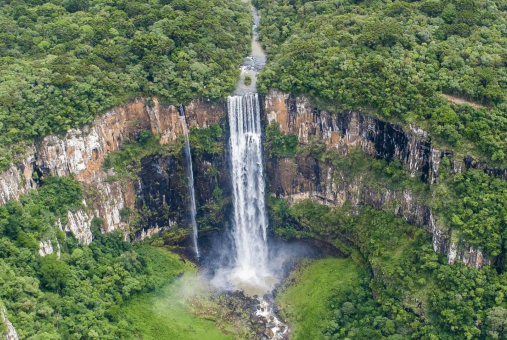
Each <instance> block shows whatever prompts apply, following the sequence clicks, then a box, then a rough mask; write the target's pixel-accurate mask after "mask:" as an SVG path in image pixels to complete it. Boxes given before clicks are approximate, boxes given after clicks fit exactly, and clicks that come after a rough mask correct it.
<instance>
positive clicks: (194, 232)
mask: <svg viewBox="0 0 507 340" xmlns="http://www.w3.org/2000/svg"><path fill="white" fill-rule="evenodd" d="M180 123H181V126H182V128H183V135H184V136H185V147H184V148H183V152H184V153H185V160H186V162H187V185H188V192H189V194H190V221H191V223H192V241H193V243H194V249H195V255H196V256H197V258H199V246H198V244H197V236H198V234H197V222H196V220H195V216H196V214H197V208H196V205H195V189H194V170H193V168H192V154H191V153H190V141H189V139H188V128H187V121H186V119H185V109H184V107H183V105H181V106H180Z"/></svg>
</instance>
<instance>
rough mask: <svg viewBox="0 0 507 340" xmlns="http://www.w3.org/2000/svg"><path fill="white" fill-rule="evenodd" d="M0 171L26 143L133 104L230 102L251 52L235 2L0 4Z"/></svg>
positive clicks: (246, 23) (247, 18)
mask: <svg viewBox="0 0 507 340" xmlns="http://www.w3.org/2000/svg"><path fill="white" fill-rule="evenodd" d="M0 32H1V33H0V37H1V39H0V66H1V68H0V79H1V81H0V145H1V147H0V169H5V168H6V167H7V166H8V165H9V164H10V163H11V161H12V153H14V154H16V153H18V152H21V151H22V145H23V142H31V141H32V140H33V139H36V138H41V137H43V136H45V135H47V134H52V133H63V132H65V131H67V130H68V129H70V128H71V127H78V126H81V125H83V124H89V123H90V122H91V121H93V119H94V118H95V117H96V116H97V115H98V114H101V113H104V111H105V110H107V109H109V108H111V107H113V106H115V105H121V104H123V103H124V102H125V101H126V100H127V99H129V98H131V97H133V96H138V95H150V96H151V95H158V96H159V98H160V100H162V101H163V102H169V103H173V104H179V103H187V102H189V101H190V100H191V99H192V98H195V97H206V98H211V99H217V98H222V97H223V96H225V95H228V94H229V93H230V92H231V91H232V90H233V89H234V86H235V85H236V80H237V77H238V75H239V69H238V65H239V64H240V63H241V61H242V57H243V55H245V54H246V53H247V51H248V48H249V43H250V37H251V34H250V33H251V14H250V11H249V8H248V6H247V5H246V4H244V3H242V2H241V1H240V0H233V1H225V0H211V1H210V0H189V1H181V0H156V1H138V0H135V1H124V0H112V1H107V0H99V1H88V0H53V1H39V0H20V1H0Z"/></svg>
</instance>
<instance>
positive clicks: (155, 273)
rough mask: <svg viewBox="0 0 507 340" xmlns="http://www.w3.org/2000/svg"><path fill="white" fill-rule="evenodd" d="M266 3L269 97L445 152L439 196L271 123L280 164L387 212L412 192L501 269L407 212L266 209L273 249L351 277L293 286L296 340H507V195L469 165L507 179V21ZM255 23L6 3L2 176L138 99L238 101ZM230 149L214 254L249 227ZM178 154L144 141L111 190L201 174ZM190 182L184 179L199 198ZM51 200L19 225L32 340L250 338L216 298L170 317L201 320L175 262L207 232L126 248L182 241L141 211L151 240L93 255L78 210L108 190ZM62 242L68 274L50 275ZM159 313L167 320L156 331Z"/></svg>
mask: <svg viewBox="0 0 507 340" xmlns="http://www.w3.org/2000/svg"><path fill="white" fill-rule="evenodd" d="M253 3H254V4H255V5H256V6H257V7H258V8H259V9H260V13H261V17H262V19H261V25H260V28H259V33H260V38H261V40H262V44H263V46H264V48H265V50H266V52H267V54H268V60H269V62H268V63H267V65H266V67H265V68H264V69H263V71H262V73H261V75H260V78H259V82H258V83H257V85H258V87H259V91H260V92H261V93H267V92H268V91H269V90H270V89H273V88H274V89H279V90H281V91H284V92H286V93H291V94H296V95H298V94H307V95H309V96H310V97H311V100H312V104H314V105H315V106H316V107H319V108H321V109H329V111H330V112H339V111H344V110H360V111H361V112H362V113H364V114H368V115H373V116H375V117H378V118H381V119H382V120H384V121H388V122H394V123H397V124H400V125H401V126H402V127H404V128H409V126H410V127H414V126H417V127H421V128H423V129H425V130H426V131H428V132H429V135H430V137H431V139H429V140H430V141H431V143H434V144H437V145H438V146H442V147H443V148H442V150H444V149H445V150H446V151H445V152H442V154H441V157H440V158H439V162H440V163H439V169H438V178H436V183H428V182H426V181H425V180H424V179H423V178H421V177H420V176H411V174H409V173H408V171H407V169H406V167H405V166H404V165H403V163H402V161H400V159H393V160H390V161H389V162H388V161H386V160H385V159H381V158H378V159H377V158H372V157H369V156H368V155H367V154H366V153H365V152H364V151H363V150H361V148H360V147H358V145H357V144H356V146H355V147H350V148H348V149H347V150H346V151H344V152H342V153H339V152H337V151H336V150H331V149H330V148H329V147H328V145H326V143H325V142H324V141H323V140H322V139H320V138H310V140H309V141H308V143H306V144H303V143H300V141H299V140H298V136H297V135H295V134H284V133H282V132H281V131H280V126H279V125H278V124H277V123H275V122H271V123H270V122H264V123H266V125H265V134H264V135H263V138H264V156H265V158H266V159H268V161H273V163H274V162H276V161H278V160H283V159H290V160H291V161H294V162H293V163H291V164H293V165H294V166H295V167H297V166H299V165H300V164H298V162H301V163H304V162H307V163H308V164H311V165H312V167H314V168H318V167H319V166H320V167H324V166H327V167H328V168H329V169H331V170H330V172H329V174H328V175H329V177H330V178H331V177H332V179H333V180H334V183H340V184H344V183H345V184H354V185H356V186H357V187H360V188H361V190H364V191H368V192H369V193H370V194H371V195H372V196H374V195H377V196H381V195H382V194H383V193H385V192H389V193H391V194H392V195H393V196H395V195H397V194H400V193H401V194H405V193H408V195H410V198H411V200H413V201H414V202H415V201H417V202H419V203H421V204H423V205H424V206H425V207H426V208H428V211H430V212H431V214H433V215H432V216H435V217H436V218H438V221H439V222H440V223H442V224H443V226H444V227H443V228H444V229H445V232H448V234H446V235H444V237H446V238H447V240H446V241H448V243H452V242H455V243H454V244H457V245H458V246H460V247H466V248H468V249H472V248H473V249H475V250H477V249H479V250H480V251H481V252H482V254H484V257H485V258H486V259H487V260H488V261H489V262H488V265H485V266H483V267H482V268H479V267H480V266H479V265H478V266H477V268H474V267H469V266H466V265H464V264H463V263H461V262H460V261H456V263H453V262H454V261H451V263H450V261H449V259H448V258H447V254H440V253H439V252H437V251H436V250H435V245H434V243H433V242H434V240H432V238H431V235H430V233H428V232H427V231H428V230H427V229H426V230H425V228H428V226H427V225H415V224H410V223H409V222H407V219H406V218H404V216H403V215H402V214H400V213H399V209H398V208H399V206H400V205H401V203H400V202H397V201H396V200H394V201H393V202H392V204H390V205H386V206H380V204H379V206H375V207H373V206H368V205H367V204H362V203H359V204H357V205H354V204H353V203H352V202H351V201H347V200H344V203H343V205H342V206H339V207H338V206H330V205H324V204H317V203H316V201H312V200H310V199H307V200H300V201H297V200H290V199H289V200H287V199H286V198H285V197H283V198H282V197H276V194H273V195H272V196H270V195H269V194H270V192H269V190H267V192H266V201H267V210H268V212H267V213H268V215H269V216H268V217H269V230H268V232H269V236H270V237H273V238H277V241H279V242H283V241H285V240H289V241H294V240H304V241H305V242H306V241H307V242H308V243H311V242H313V241H315V242H322V244H326V247H329V249H332V250H333V251H334V253H333V254H339V255H340V256H339V257H341V258H331V257H330V258H324V259H320V260H318V261H315V263H316V265H315V267H310V266H309V267H308V268H305V267H304V266H302V267H296V270H295V271H294V273H293V275H294V276H290V277H289V279H288V282H289V284H288V286H291V285H292V286H293V287H294V289H293V290H292V291H291V290H290V288H287V287H284V288H283V289H287V291H286V292H282V290H280V292H281V293H280V299H281V300H280V302H281V304H282V305H283V306H284V308H285V309H284V310H282V311H281V313H282V314H283V313H285V314H284V317H286V318H287V319H288V320H289V322H292V323H293V326H294V329H297V330H298V332H297V333H295V337H294V339H295V340H308V339H318V340H339V339H340V340H363V339H372V340H376V339H379V340H409V339H424V340H437V339H438V340H440V339H441V340H453V339H470V340H471V339H480V340H507V297H506V296H507V205H506V204H507V203H506V202H507V181H506V180H504V179H501V178H497V177H495V176H492V175H489V174H487V173H485V172H484V171H483V170H481V169H472V168H470V169H460V170H459V171H456V170H455V168H454V167H453V164H452V162H454V161H455V160H457V159H458V158H459V157H461V156H463V155H473V156H474V157H476V158H477V159H479V160H483V161H485V162H486V163H487V164H488V165H489V166H492V167H505V166H506V165H507V96H506V93H507V64H506V63H507V2H505V1H501V0H421V1H391V0H383V1H381V0H364V1H361V0H322V1H306V0H304V1H303V0H253ZM251 19H252V17H251V14H250V11H249V4H248V3H245V2H242V1H241V0H50V1H42V0H0V37H1V39H0V66H1V68H0V170H5V169H6V168H7V167H8V166H9V165H10V164H12V163H13V162H15V160H16V156H18V155H20V154H22V153H23V152H24V151H25V148H26V146H27V145H30V144H31V143H34V141H35V142H37V141H39V140H40V139H41V138H42V137H44V136H46V135H48V134H63V133H65V131H67V130H68V129H70V128H74V127H79V126H83V125H85V124H89V123H91V122H92V121H93V120H94V119H95V118H96V117H97V115H99V114H102V113H104V112H105V111H106V110H107V109H109V108H111V107H113V106H116V105H121V104H123V103H125V102H126V101H127V100H128V99H131V98H133V97H136V96H158V98H159V100H160V102H161V103H163V104H186V103H188V102H189V101H191V100H192V99H193V98H205V99H209V100H220V99H222V98H224V97H225V96H227V95H229V94H230V93H231V92H232V91H233V89H234V87H235V85H236V84H237V78H238V76H239V64H240V63H241V61H242V60H243V57H244V56H245V55H246V54H247V53H248V45H249V43H250V39H251V34H252V28H251ZM224 115H225V113H224ZM228 128H229V127H228V126H227V123H226V122H225V119H224V120H223V121H221V122H220V124H210V125H209V126H207V127H206V128H193V129H191V130H190V132H189V135H188V137H189V141H190V144H191V149H192V156H193V161H198V162H202V163H209V164H207V167H206V169H207V170H206V173H205V178H206V181H207V182H211V183H217V184H216V185H215V184H214V189H213V187H212V188H211V189H212V190H211V191H212V193H211V194H210V196H211V197H209V198H208V199H207V200H206V202H205V204H204V205H202V206H200V207H198V209H199V215H198V216H197V217H198V223H199V232H200V233H201V232H202V234H204V237H207V236H209V234H211V233H213V232H216V231H223V229H225V228H228V226H229V224H230V222H229V221H226V220H227V219H228V218H229V217H230V216H226V212H227V209H230V205H231V204H232V203H231V202H230V198H229V197H224V191H223V189H224V188H221V187H219V185H218V175H219V170H218V169H216V168H215V167H214V166H213V165H212V164H211V162H209V161H208V160H209V159H212V158H213V157H216V158H217V159H218V158H219V156H221V155H223V154H227V152H228V151H227V150H226V148H227V147H228V145H227V142H226V136H227V134H228V133H229V131H228ZM131 137H133V136H131ZM159 137H160V136H159V135H156V134H154V133H153V132H152V131H150V130H142V131H140V132H139V134H138V136H137V137H136V138H132V139H128V138H126V139H125V142H124V144H123V145H122V146H121V147H120V148H119V149H118V150H117V151H115V152H112V153H109V154H107V155H105V158H104V162H103V163H102V164H101V167H100V168H98V169H97V170H96V171H104V172H107V174H108V177H107V179H106V181H118V182H122V183H126V182H129V183H130V182H138V181H139V183H141V181H140V172H141V170H142V166H143V164H142V163H143V160H146V159H147V158H149V157H152V158H158V157H160V158H161V157H168V158H171V157H172V159H171V161H173V162H174V163H177V162H178V161H179V159H178V158H179V157H181V156H182V155H181V152H182V146H183V145H184V140H183V136H179V137H178V138H179V139H178V138H177V139H176V140H175V141H174V142H172V143H169V144H167V145H160V143H159V142H160V138H159ZM447 156H449V158H448V157H447ZM421 157H422V156H421ZM220 161H222V160H221V159H220ZM224 162H226V161H225V160H224ZM160 164H161V163H157V164H155V167H154V168H156V170H157V171H159V170H160ZM258 165H259V164H258ZM182 166H183V162H181V164H179V163H178V165H177V166H175V167H174V169H177V170H175V171H173V172H175V173H176V174H174V175H175V176H179V177H180V178H181V183H182V184H184V183H185V181H186V180H187V179H186V177H185V176H186V175H185V171H184V169H183V168H182ZM259 168H260V167H259ZM43 170H47V169H43ZM163 170H167V169H163ZM163 170H160V171H163ZM412 175H413V174H412ZM33 180H34V181H35V182H36V183H37V185H39V187H38V188H37V189H34V190H31V191H29V192H27V193H25V194H23V195H21V196H20V198H19V200H10V201H8V202H7V203H6V204H5V205H2V206H0V310H3V309H2V308H5V311H6V315H7V317H8V319H9V320H10V321H11V322H12V323H13V324H14V325H15V328H16V330H17V333H18V334H19V337H20V339H31V340H50V339H76V340H77V339H87V340H88V339H136V338H142V337H143V335H145V334H148V333H150V334H151V333H153V334H155V335H154V338H157V337H158V336H161V335H160V334H163V335H166V336H167V334H165V333H164V332H165V331H166V330H165V329H166V328H168V329H169V328H171V327H173V326H174V325H177V326H178V327H179V328H178V330H177V331H178V333H177V334H178V336H177V337H178V338H179V337H182V338H185V339H186V338H187V337H188V338H189V339H190V338H191V337H190V335H188V334H191V335H192V336H194V335H195V334H193V333H196V334H213V335H210V338H213V339H214V338H215V336H217V338H221V337H222V336H223V338H227V339H229V338H232V337H235V338H238V339H242V338H245V336H243V335H241V336H240V335H237V334H240V333H241V332H240V331H238V332H236V333H237V334H236V333H234V332H231V331H226V333H227V334H222V332H221V331H222V330H224V329H227V328H226V327H223V325H222V326H218V327H215V326H217V325H216V324H215V320H219V321H218V322H217V324H219V323H221V322H222V319H220V317H218V316H216V315H215V314H217V313H216V309H213V308H210V306H209V305H207V304H206V303H203V302H202V301H199V299H198V298H196V300H194V301H192V303H194V302H195V305H193V308H194V311H193V312H192V313H190V312H189V311H188V310H187V309H185V308H186V307H181V306H179V307H178V308H180V311H179V312H178V313H181V314H178V315H176V316H174V315H172V314H171V312H173V311H174V309H171V308H170V307H172V305H173V303H174V304H175V305H177V303H180V302H181V301H180V300H183V298H182V297H181V296H179V295H178V294H179V293H180V292H179V291H176V288H175V286H171V284H173V283H174V282H175V281H176V279H177V278H178V277H179V276H181V275H182V274H183V272H185V271H186V270H187V269H188V267H189V265H188V263H186V262H185V261H184V260H182V259H181V258H180V257H179V256H178V255H175V254H172V253H170V252H168V251H167V249H164V248H168V245H171V246H174V245H175V244H180V243H181V242H182V240H183V241H184V240H185V239H186V238H188V235H189V229H188V228H187V227H188V226H186V225H184V223H181V225H179V224H178V225H172V224H170V225H169V226H168V227H167V230H165V231H163V232H160V233H159V234H155V235H154V236H153V237H152V238H151V239H148V240H144V241H140V242H133V243H130V242H127V241H126V239H128V238H129V236H131V238H132V239H134V236H135V232H140V231H144V230H143V228H145V225H144V224H143V223H147V222H146V221H147V220H148V218H149V217H151V214H157V213H160V214H162V215H163V216H164V218H165V220H168V216H169V214H170V213H180V212H181V211H177V212H176V211H170V209H172V207H170V206H166V207H165V208H167V211H163V212H160V211H157V212H155V211H152V210H150V208H148V207H146V205H145V204H144V205H143V206H142V207H138V208H139V209H137V210H136V211H131V210H130V208H123V209H122V210H121V211H120V212H119V213H120V215H121V218H122V221H123V222H126V221H128V222H129V225H130V230H127V231H121V232H120V231H115V232H112V233H107V234H102V233H101V232H102V231H103V229H104V228H103V223H104V222H103V221H102V220H101V219H100V218H98V217H94V218H93V219H92V220H91V221H90V222H91V228H92V230H91V231H92V234H93V241H92V242H91V244H90V245H82V244H80V243H79V242H78V241H77V240H76V239H75V238H74V236H73V235H72V233H71V232H68V231H67V232H66V231H65V230H62V229H64V228H61V226H65V225H67V222H68V221H67V216H68V214H67V213H68V211H71V212H75V211H77V210H79V209H85V210H86V209H92V208H90V207H86V206H85V203H83V202H85V201H86V200H87V199H90V198H89V197H87V194H88V193H87V190H86V189H88V188H86V189H85V187H83V185H82V184H81V183H80V182H79V181H77V180H76V179H74V178H71V177H51V176H50V175H48V173H47V171H46V172H44V174H43V175H41V177H40V178H39V172H37V171H36V172H34V178H33ZM267 182H269V181H267ZM179 183H180V182H179ZM319 184H320V183H317V185H319ZM139 185H141V184H139ZM154 185H155V186H156V185H160V183H156V184H154ZM155 189H158V188H155ZM168 190H176V188H175V187H172V188H169V189H168ZM185 190H186V189H185ZM137 194H139V193H136V195H137ZM141 195H142V192H141V194H139V196H141ZM149 195H151V192H149ZM147 196H148V195H147ZM344 196H346V195H344ZM149 199H157V200H158V199H159V198H158V197H149ZM182 199H183V197H182ZM161 200H165V197H164V198H163V199H161ZM358 201H360V199H358ZM139 202H141V203H143V202H144V201H142V199H141V200H140V201H136V203H139ZM164 202H165V201H164ZM95 203H97V204H100V202H95ZM185 204H186V203H185ZM90 206H91V205H90ZM183 213H185V212H183ZM171 223H172V222H171ZM58 226H60V228H59V227H58ZM164 227H165V226H164ZM157 228H158V225H157ZM123 232H125V233H123ZM129 233H130V234H129ZM43 243H46V244H51V246H52V248H53V250H54V251H53V253H52V254H49V255H46V256H40V249H41V244H43ZM317 244H321V243H317ZM180 246H181V244H180ZM207 246H209V245H207ZM182 248H183V247H181V248H178V250H180V251H183V250H182ZM171 249H174V248H171ZM326 249H327V248H326ZM187 250H188V249H187ZM447 251H449V249H447ZM42 255H45V254H42ZM217 261H218V259H217ZM319 261H320V262H319ZM190 267H191V265H190ZM330 268H334V270H335V271H333V269H330ZM280 270H282V269H280ZM298 274H300V275H301V276H300V277H299V278H296V276H297V275H298ZM319 275H322V276H319ZM297 280H306V281H297ZM294 282H298V283H297V284H294ZM182 285H184V283H183V284H182ZM323 285H325V286H326V287H322V286H323ZM324 288H325V289H324ZM283 294H286V295H283ZM319 294H323V295H319ZM157 303H158V307H160V305H161V304H163V306H162V307H163V308H162V307H160V310H161V311H157V313H158V314H157V318H154V317H153V316H154V315H155V314H156V313H155V312H154V309H155V307H154V306H155V305H156V304H157ZM226 304H229V305H233V303H231V302H230V301H228V302H227V303H226ZM196 306H197V307H196ZM203 306H206V308H204V307H203ZM201 307H202V308H201ZM221 307H223V306H221ZM229 307H230V306H229ZM199 308H201V309H203V310H201V311H195V310H196V309H199ZM298 308H299V309H298ZM223 310H225V312H224V315H226V316H229V317H230V315H232V312H231V311H230V310H229V309H227V308H225V309H223ZM210 311H211V312H210ZM199 313H201V314H199ZM241 313H244V311H241V312H240V313H239V314H241ZM176 314H177V313H176ZM182 315H183V316H182ZM200 315H204V317H203V318H200V317H199V316H200ZM168 316H171V318H169V317H168ZM173 316H174V318H172V317H173ZM242 317H243V319H241V320H244V318H245V316H244V315H243V316H242ZM150 319H153V320H154V321H152V322H153V323H154V324H155V325H154V327H153V328H151V326H152V325H151V324H149V322H148V321H149V320H150ZM182 319H185V322H189V323H190V324H191V325H192V326H188V327H187V324H186V323H183V322H182V321H181V320H182ZM139 320H140V321H139ZM178 322H179V324H178ZM203 323H204V325H203ZM224 324H225V323H224ZM182 325H184V327H183V326H182ZM194 326H195V329H193V328H192V327H194ZM241 326H245V324H243V325H241ZM250 326H251V325H250V324H248V325H247V326H245V327H247V328H248V327H250ZM3 327H4V325H3V324H2V322H0V336H1V335H2V334H3V332H5V329H3ZM199 327H202V328H199ZM236 328H238V329H239V330H241V327H236ZM209 329H212V330H213V332H211V331H210V332H208V330H209ZM143 332H144V333H143ZM168 334H169V333H168ZM173 334H176V333H173ZM217 334H218V335H217ZM244 334H247V333H244ZM174 337H176V336H174ZM146 338H147V339H150V338H149V337H148V336H146ZM157 339H158V338H157ZM192 339H194V338H192Z"/></svg>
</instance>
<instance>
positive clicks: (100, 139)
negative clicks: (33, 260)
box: [0, 98, 225, 253]
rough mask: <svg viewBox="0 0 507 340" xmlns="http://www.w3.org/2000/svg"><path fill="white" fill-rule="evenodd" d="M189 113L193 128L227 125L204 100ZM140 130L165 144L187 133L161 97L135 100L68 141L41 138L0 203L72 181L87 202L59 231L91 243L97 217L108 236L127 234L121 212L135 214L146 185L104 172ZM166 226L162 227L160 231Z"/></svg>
mask: <svg viewBox="0 0 507 340" xmlns="http://www.w3.org/2000/svg"><path fill="white" fill-rule="evenodd" d="M185 112H186V117H187V122H188V125H189V127H190V128H192V127H207V126H209V125H211V124H213V123H218V122H222V123H223V119H224V117H225V114H224V113H225V109H224V104H215V103H212V102H209V101H205V100H194V101H192V102H191V103H190V104H189V105H188V106H187V107H186V110H185ZM142 130H151V131H152V132H153V133H154V134H158V135H159V136H160V143H162V144H165V143H169V142H172V141H175V140H176V139H177V138H178V136H179V135H181V134H182V133H183V127H182V125H181V121H180V118H179V111H178V108H176V107H174V106H163V105H161V104H160V103H159V102H158V101H157V98H153V99H145V98H137V99H134V100H132V101H130V102H128V103H127V104H125V105H123V106H120V107H115V108H113V109H111V110H109V111H108V112H106V114H104V115H103V116H100V117H99V118H97V119H96V120H95V121H94V122H93V124H91V125H90V126H85V127H83V128H80V129H71V130H69V131H68V132H67V134H66V135H65V136H57V135H50V136H47V137H45V138H43V139H42V141H40V142H38V143H34V144H33V145H32V146H31V147H30V148H29V150H28V152H27V154H26V156H25V157H23V158H22V159H20V160H19V161H18V162H17V163H16V164H13V165H12V166H11V167H10V168H9V169H8V170H6V171H4V172H2V173H0V204H5V203H6V202H7V201H8V200H9V199H18V198H19V196H20V195H21V194H24V193H27V192H28V191H29V190H30V189H33V188H37V187H38V186H39V185H40V178H43V177H44V176H49V175H51V176H73V177H74V178H76V179H77V180H78V181H80V182H81V183H82V184H83V185H84V187H85V191H86V193H87V199H86V201H84V202H83V205H84V206H85V209H80V210H77V211H74V212H73V211H69V212H68V216H67V218H68V223H67V225H65V226H60V227H61V228H62V229H63V230H65V231H70V232H72V233H73V234H74V235H75V237H76V238H77V239H78V240H79V241H80V242H83V243H85V244H88V243H90V242H91V240H92V234H91V220H92V219H93V217H98V218H101V219H102V220H103V221H104V226H103V228H104V230H103V231H104V232H110V231H113V230H117V229H121V230H128V228H129V223H128V222H125V221H123V220H122V218H121V214H120V212H121V210H122V209H126V208H129V209H131V210H134V209H136V207H137V204H138V202H137V198H138V196H142V195H141V194H142V193H143V190H144V191H146V188H145V187H144V188H143V186H142V185H143V183H142V181H139V182H138V183H133V182H132V181H131V180H128V179H122V180H119V181H109V180H107V178H108V177H109V176H110V175H113V173H111V172H109V173H106V172H104V171H103V170H102V163H103V162H104V159H105V157H106V155H107V154H108V153H109V152H114V151H117V150H119V149H120V147H121V146H122V144H123V143H124V141H126V140H129V139H135V138H136V137H137V135H138V134H139V132H140V131H142ZM145 165H146V164H145ZM146 166H148V165H146ZM168 225H169V222H166V223H162V222H159V226H158V227H159V228H164V227H167V226H168ZM45 245H46V247H43V246H41V249H42V248H44V250H42V251H43V252H44V253H46V252H47V251H51V250H52V249H51V250H50V249H49V247H47V243H45Z"/></svg>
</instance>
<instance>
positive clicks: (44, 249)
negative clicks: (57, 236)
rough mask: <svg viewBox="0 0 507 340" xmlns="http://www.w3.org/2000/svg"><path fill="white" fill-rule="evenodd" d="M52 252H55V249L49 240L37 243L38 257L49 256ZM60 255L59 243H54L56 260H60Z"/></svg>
mask: <svg viewBox="0 0 507 340" xmlns="http://www.w3.org/2000/svg"><path fill="white" fill-rule="evenodd" d="M54 252H55V249H54V247H53V242H51V240H45V241H41V242H40V243H39V255H40V256H42V257H44V256H47V255H51V254H53V253H54ZM60 255H61V249H60V243H58V241H56V258H57V259H60Z"/></svg>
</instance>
